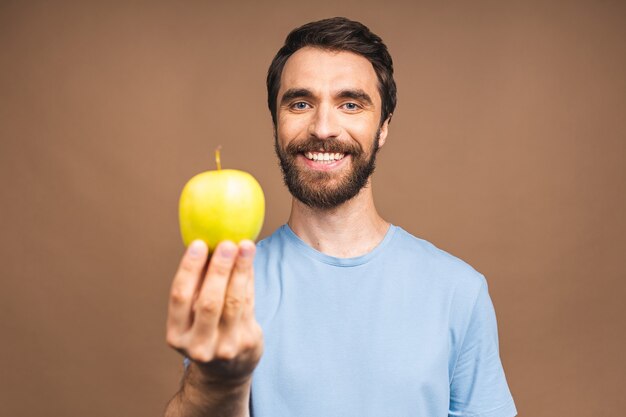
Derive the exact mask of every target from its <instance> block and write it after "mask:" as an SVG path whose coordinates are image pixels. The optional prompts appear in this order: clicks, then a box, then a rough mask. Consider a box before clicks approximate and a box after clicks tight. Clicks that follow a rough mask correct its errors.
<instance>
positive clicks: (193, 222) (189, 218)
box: [179, 149, 265, 251]
mask: <svg viewBox="0 0 626 417" xmlns="http://www.w3.org/2000/svg"><path fill="white" fill-rule="evenodd" d="M215 154H216V158H215V159H216V161H217V166H218V168H217V170H215V171H206V172H202V173H200V174H198V175H196V176H194V177H193V178H191V179H190V180H189V181H188V182H187V184H186V185H185V187H184V188H183V191H182V193H181V196H180V203H179V220H180V232H181V235H182V237H183V243H184V244H185V246H187V245H189V244H190V243H191V242H192V241H194V240H196V239H202V240H204V241H205V242H206V244H207V245H208V247H209V250H210V251H212V250H214V249H215V247H216V246H217V244H218V243H219V242H221V241H223V240H232V241H233V242H236V243H238V242H239V241H241V240H244V239H250V240H255V239H256V238H257V237H258V236H259V233H260V232H261V227H262V226H263V219H264V217H265V197H264V195H263V190H262V189H261V186H260V185H259V183H258V182H257V180H256V179H255V178H254V177H253V176H252V175H250V174H249V173H247V172H244V171H239V170H236V169H221V166H220V160H219V149H218V150H217V151H216V152H215Z"/></svg>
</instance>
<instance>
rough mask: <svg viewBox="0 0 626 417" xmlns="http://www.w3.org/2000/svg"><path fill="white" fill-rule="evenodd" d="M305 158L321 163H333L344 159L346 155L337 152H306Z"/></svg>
mask: <svg viewBox="0 0 626 417" xmlns="http://www.w3.org/2000/svg"><path fill="white" fill-rule="evenodd" d="M304 156H306V157H307V159H310V160H312V161H320V162H322V163H331V162H334V161H338V160H340V159H342V158H343V157H344V156H345V154H343V153H340V152H337V153H328V152H306V153H305V154H304Z"/></svg>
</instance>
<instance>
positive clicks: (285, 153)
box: [274, 129, 380, 210]
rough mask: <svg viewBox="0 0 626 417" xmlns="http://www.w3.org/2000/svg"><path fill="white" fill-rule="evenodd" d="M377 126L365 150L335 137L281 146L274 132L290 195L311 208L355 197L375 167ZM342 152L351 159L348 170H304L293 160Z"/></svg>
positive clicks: (335, 203)
mask: <svg viewBox="0 0 626 417" xmlns="http://www.w3.org/2000/svg"><path fill="white" fill-rule="evenodd" d="M379 139H380V129H379V130H378V131H377V132H376V136H375V138H374V141H373V142H372V147H371V149H370V150H369V152H368V153H365V151H364V150H363V148H362V147H361V146H360V145H359V144H358V143H352V142H351V143H343V142H341V141H339V140H337V139H335V138H331V139H316V138H309V139H307V140H304V141H301V142H291V143H290V144H289V145H287V147H286V148H285V149H282V148H281V147H280V145H279V144H278V137H277V136H276V134H274V150H275V151H276V155H277V156H278V159H279V161H280V168H281V171H282V173H283V180H284V182H285V185H286V186H287V188H288V189H289V192H290V193H291V195H292V196H294V197H295V198H297V199H298V200H299V201H301V202H302V203H304V204H306V205H307V206H309V207H311V208H315V209H324V210H326V209H331V208H334V207H337V206H339V205H341V204H343V203H345V202H346V201H348V200H350V199H351V198H353V197H354V196H356V195H357V194H358V193H359V191H361V189H363V187H365V185H366V184H367V181H368V179H369V178H370V176H371V175H372V174H373V173H374V169H375V167H376V154H377V153H378V149H379ZM320 151H323V152H331V153H337V152H338V153H343V154H344V158H345V157H347V156H348V155H350V157H351V158H352V161H351V168H350V169H349V172H341V173H337V172H325V171H312V170H305V169H302V168H301V167H299V166H298V165H297V163H296V158H297V157H298V155H299V154H303V153H306V152H320Z"/></svg>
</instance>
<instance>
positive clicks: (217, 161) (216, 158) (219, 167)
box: [215, 145, 222, 171]
mask: <svg viewBox="0 0 626 417" xmlns="http://www.w3.org/2000/svg"><path fill="white" fill-rule="evenodd" d="M220 149H222V145H219V146H218V147H217V149H216V150H215V162H216V163H217V170H218V171H220V170H221V169H222V161H221V159H220Z"/></svg>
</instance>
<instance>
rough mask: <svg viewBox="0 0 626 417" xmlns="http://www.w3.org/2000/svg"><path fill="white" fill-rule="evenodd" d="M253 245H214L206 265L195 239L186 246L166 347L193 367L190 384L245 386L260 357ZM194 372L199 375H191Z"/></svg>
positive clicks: (174, 289)
mask: <svg viewBox="0 0 626 417" xmlns="http://www.w3.org/2000/svg"><path fill="white" fill-rule="evenodd" d="M255 251H256V246H255V244H254V242H252V241H250V240H244V241H242V242H240V243H239V246H237V245H236V244H234V243H233V242H230V241H224V242H222V243H220V244H219V245H218V247H217V248H216V250H215V252H214V253H213V254H211V257H210V261H209V264H208V267H207V265H206V262H207V255H208V249H207V246H206V244H205V243H204V242H203V241H201V240H196V241H194V242H192V243H191V244H190V245H189V248H188V249H187V251H186V253H185V255H184V256H183V258H182V260H181V263H180V266H179V268H178V271H177V272H176V276H175V277H174V282H173V283H172V289H171V292H170V297H169V310H168V315H167V337H166V338H167V343H168V344H169V345H170V346H171V347H173V348H174V349H176V350H177V351H178V352H180V353H181V354H183V355H184V356H186V357H188V358H189V359H190V360H191V361H192V365H195V366H194V368H195V369H194V370H193V373H194V375H195V376H194V380H195V381H194V382H195V383H194V385H196V386H197V385H198V384H199V385H202V386H206V387H214V388H216V389H220V388H225V389H227V388H228V387H233V388H236V387H240V386H244V385H246V384H248V383H249V381H250V379H251V376H252V371H254V368H255V367H256V365H257V363H258V362H259V360H260V358H261V354H262V353H263V334H262V331H261V327H260V326H259V324H258V323H257V321H256V319H255V317H254V269H253V260H254V254H255ZM197 371H199V372H197Z"/></svg>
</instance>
